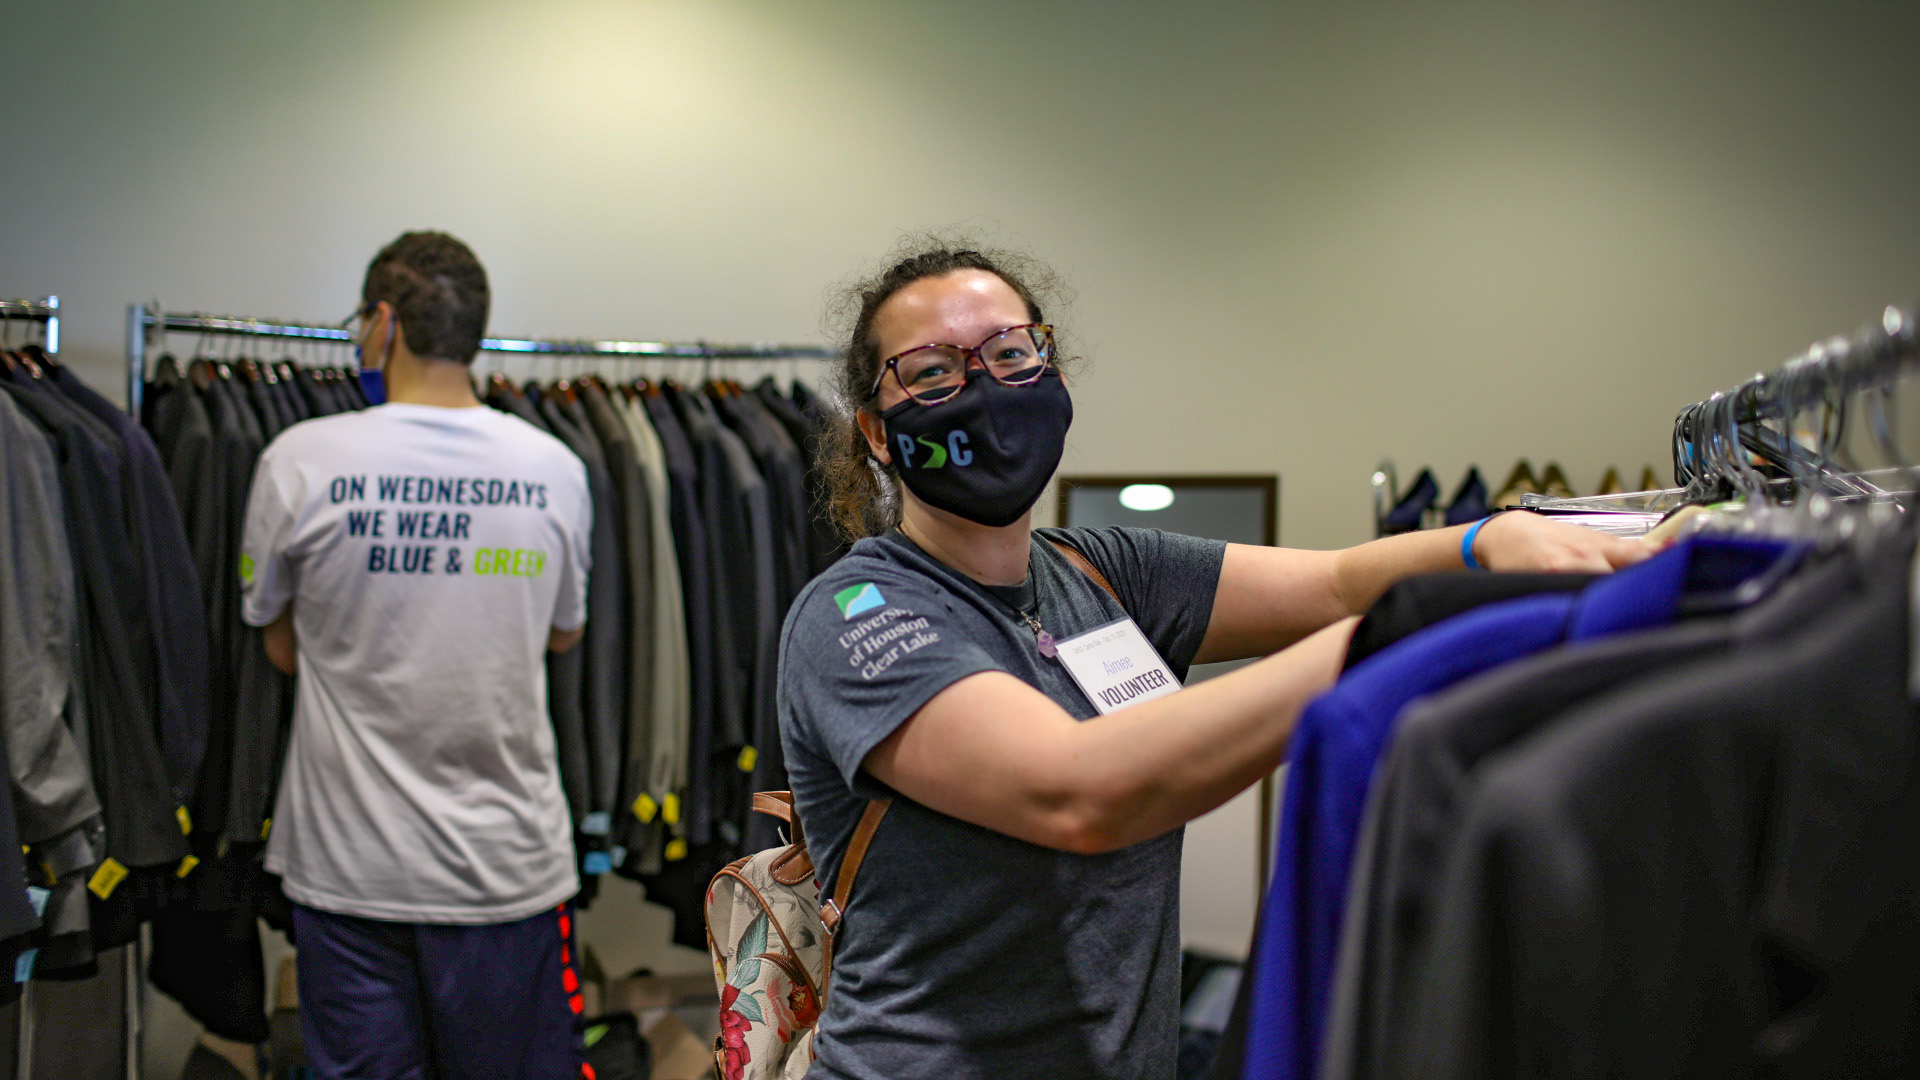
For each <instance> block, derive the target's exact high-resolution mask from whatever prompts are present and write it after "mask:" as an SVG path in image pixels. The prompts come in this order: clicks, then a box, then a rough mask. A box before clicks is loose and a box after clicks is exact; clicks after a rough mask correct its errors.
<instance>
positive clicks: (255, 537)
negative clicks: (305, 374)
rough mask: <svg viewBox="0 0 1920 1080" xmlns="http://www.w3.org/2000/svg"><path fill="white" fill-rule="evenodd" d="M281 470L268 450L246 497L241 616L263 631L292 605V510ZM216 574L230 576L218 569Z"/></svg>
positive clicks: (227, 569)
mask: <svg viewBox="0 0 1920 1080" xmlns="http://www.w3.org/2000/svg"><path fill="white" fill-rule="evenodd" d="M283 468H284V466H283V465H281V463H280V461H279V460H278V458H277V457H276V456H275V455H274V454H273V453H271V448H269V452H268V453H267V454H265V455H263V456H262V457H261V459H260V464H259V467H258V468H256V469H254V472H253V488H252V490H250V491H249V492H248V493H247V512H246V518H245V525H244V527H243V530H242V532H241V539H240V566H239V568H238V569H239V574H240V614H241V617H242V618H243V619H245V620H246V622H247V625H248V626H266V625H267V624H268V623H271V622H272V621H273V620H275V619H277V618H279V617H280V614H281V612H284V611H285V610H287V604H289V603H290V602H292V600H293V592H294V580H293V564H292V561H291V560H290V559H289V558H288V552H287V549H288V547H289V546H290V545H291V544H292V542H293V526H294V521H295V510H294V507H293V506H292V505H291V504H290V502H289V499H288V494H289V493H288V492H287V491H286V484H285V482H284V479H283V474H282V470H283ZM221 572H222V573H231V572H233V571H232V570H231V569H230V568H225V567H223V568H222V569H221Z"/></svg>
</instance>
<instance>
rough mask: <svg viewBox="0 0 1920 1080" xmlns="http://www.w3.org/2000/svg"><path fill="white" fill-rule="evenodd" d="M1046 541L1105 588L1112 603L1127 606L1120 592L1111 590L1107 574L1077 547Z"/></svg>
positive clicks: (1096, 583) (1094, 581)
mask: <svg viewBox="0 0 1920 1080" xmlns="http://www.w3.org/2000/svg"><path fill="white" fill-rule="evenodd" d="M1047 543H1049V544H1052V545H1053V547H1054V550H1056V551H1058V552H1059V553H1060V554H1061V555H1063V556H1065V557H1066V560H1067V561H1068V562H1070V563H1072V564H1073V565H1074V566H1075V567H1077V568H1078V569H1079V571H1080V572H1081V573H1083V574H1085V575H1087V576H1088V577H1090V578H1092V579H1093V583H1094V584H1095V585H1098V586H1100V587H1101V588H1103V589H1105V590H1107V595H1108V596H1111V597H1113V602H1114V603H1116V604H1120V606H1121V607H1123V608H1124V607H1126V606H1127V605H1125V604H1121V603H1120V594H1119V593H1117V592H1114V591H1113V583H1112V582H1110V581H1108V580H1107V575H1105V574H1103V573H1101V572H1100V568H1099V567H1097V566H1095V565H1093V560H1091V559H1089V558H1087V557H1086V556H1085V555H1082V554H1080V549H1079V548H1076V547H1074V546H1073V545H1071V544H1063V543H1061V542H1060V541H1058V540H1048V541H1047Z"/></svg>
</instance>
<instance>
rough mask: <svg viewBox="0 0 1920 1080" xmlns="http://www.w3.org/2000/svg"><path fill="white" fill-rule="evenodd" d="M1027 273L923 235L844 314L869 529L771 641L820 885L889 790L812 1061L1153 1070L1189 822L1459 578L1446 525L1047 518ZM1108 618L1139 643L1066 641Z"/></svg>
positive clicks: (1039, 335) (1580, 562) (1044, 368)
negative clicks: (1237, 664)
mask: <svg viewBox="0 0 1920 1080" xmlns="http://www.w3.org/2000/svg"><path fill="white" fill-rule="evenodd" d="M1037 279H1038V280H1043V279H1044V272H1043V271H1042V272H1039V273H1038V274H1036V273H1035V268H1031V267H1030V266H1028V265H1026V264H1023V263H1022V262H1021V261H1020V260H1014V259H1010V258H1009V257H1007V256H1003V255H995V256H988V255H985V254H982V253H980V252H976V251H970V250H963V249H958V248H954V247H947V246H940V245H937V244H935V245H930V246H927V247H923V248H922V249H921V250H919V251H917V252H915V253H914V254H912V255H910V256H909V257H906V258H903V259H901V260H900V261H898V262H897V263H895V264H894V265H893V266H891V267H890V268H889V269H887V270H886V271H884V272H883V273H881V274H880V275H878V276H877V277H875V278H874V279H872V280H871V281H868V282H866V283H864V284H863V285H861V286H860V287H859V288H858V290H857V292H856V293H855V294H854V299H853V300H852V301H850V303H849V306H850V307H857V313H856V314H855V316H854V319H853V327H852V333H851V335H850V337H849V340H848V341H847V343H846V359H845V360H844V361H843V362H842V366H841V368H840V370H839V371H838V372H837V382H838V388H839V390H840V391H841V393H842V394H843V395H844V397H845V399H846V400H847V401H849V402H851V403H852V404H853V405H854V406H856V407H857V411H856V412H855V414H854V415H853V417H852V418H851V419H850V420H843V421H841V424H842V426H841V427H840V429H839V430H838V431H836V432H835V433H834V434H832V435H829V436H828V443H827V445H826V447H825V451H826V457H827V465H828V474H829V479H830V487H831V491H830V492H829V495H830V497H831V499H832V506H833V510H834V513H835V517H836V519H837V521H838V524H839V525H840V527H841V528H842V530H843V531H844V532H846V533H847V534H848V535H849V537H850V538H854V539H857V541H858V542H857V543H855V544H854V546H853V549H852V552H851V553H850V554H849V555H848V556H847V557H846V558H844V559H842V560H841V561H840V562H838V563H836V564H834V566H833V567H831V568H830V569H829V570H827V571H826V572H825V573H823V574H822V575H821V576H820V577H819V578H818V579H816V580H815V581H814V582H813V583H812V584H811V585H809V586H808V588H807V589H806V590H805V591H804V592H803V593H802V594H801V596H800V597H799V599H798V600H797V601H796V602H795V604H794V607H793V610H792V612H791V614H790V615H789V617H788V619H787V624H786V628H785V632H784V634H783V635H782V641H781V655H780V724H781V732H782V737H783V740H784V744H785V749H786V756H787V766H788V770H789V773H790V775H791V778H792V781H793V789H794V798H795V802H796V807H797V810H798V812H799V816H800V818H801V820H802V821H804V822H805V825H806V831H807V836H808V838H809V844H810V846H811V849H812V853H813V857H814V862H815V866H816V867H817V868H818V869H817V872H818V875H819V878H820V881H821V882H822V885H823V891H822V894H821V895H822V896H823V897H826V896H830V895H831V894H832V890H833V886H834V884H835V875H836V873H837V869H838V867H839V866H840V865H841V863H842V860H843V858H844V857H845V855H846V854H847V851H848V848H849V842H850V840H851V838H852V836H853V834H854V831H855V827H856V823H857V822H858V821H859V819H860V818H861V815H862V814H863V812H865V810H866V807H867V804H868V800H870V799H874V798H889V797H890V798H891V799H892V803H891V806H890V807H889V808H888V809H887V811H886V816H885V817H884V818H883V819H882V821H881V824H880V827H879V828H878V830H877V831H876V832H875V833H874V834H873V838H872V843H871V847H870V849H869V850H868V852H867V855H866V858H865V860H864V862H863V863H862V864H861V868H860V871H859V876H858V884H857V886H856V888H855V890H854V892H853V894H852V896H851V897H850V899H849V911H848V913H847V922H846V924H845V929H844V930H843V932H841V933H840V934H839V937H838V940H837V942H836V952H835V955H834V968H833V982H832V986H831V988H830V993H829V995H828V998H827V1008H826V1012H825V1015H824V1016H823V1018H822V1020H821V1023H820V1026H819V1029H818V1033H817V1036H816V1039H815V1042H814V1050H815V1052H816V1053H817V1055H818V1057H817V1060H816V1061H815V1062H814V1064H813V1068H812V1071H810V1072H809V1073H808V1074H807V1075H808V1076H809V1077H821V1078H835V1080H838V1078H859V1080H881V1078H885V1080H906V1078H914V1077H939V1078H942V1080H947V1078H953V1077H995V1078H1001V1077H1096V1076H1097V1077H1142V1078H1154V1080H1161V1078H1164V1077H1168V1076H1172V1075H1173V1073H1174V1060H1175V1053H1176V1039H1177V1033H1178V1032H1177V1026H1178V1016H1177V1011H1178V1007H1179V982H1180V978H1179V977H1180V964H1179V926H1178V922H1179V919H1178V905H1177V897H1178V889H1179V877H1180V844H1181V835H1182V833H1181V826H1183V825H1184V824H1185V823H1187V822H1188V821H1191V820H1193V819H1194V818H1196V817H1199V816H1200V815H1202V814H1205V813H1206V812H1207V811H1209V810H1212V809H1213V808H1215V807H1217V806H1219V805H1220V804H1222V803H1224V802H1226V801H1227V800H1228V799H1230V798H1232V797H1233V796H1234V795H1235V794H1237V793H1238V792H1240V791H1241V790H1243V789H1244V788H1246V787H1247V786H1248V785H1250V784H1252V783H1254V782H1255V781H1257V780H1258V779H1260V777H1262V776H1264V775H1266V774H1267V773H1269V772H1271V771H1272V770H1273V769H1274V768H1276V767H1277V766H1278V765H1279V764H1280V762H1281V761H1282V760H1283V759H1284V758H1285V757H1286V752H1287V740H1288V737H1289V735H1290V734H1291V733H1292V731H1293V727H1294V724H1295V721H1296V720H1297V718H1298V716H1299V713H1300V710H1301V708H1302V707H1303V706H1304V705H1305V704H1306V703H1307V702H1308V701H1309V700H1310V699H1311V698H1312V697H1313V696H1314V695H1316V694H1317V693H1319V692H1320V691H1322V690H1324V689H1326V688H1327V687H1328V686H1330V685H1332V683H1333V681H1334V679H1335V678H1336V676H1337V675H1338V673H1339V670H1340V665H1341V661H1342V659H1343V657H1344V654H1345V649H1346V644H1347V640H1348V637H1349V636H1350V634H1351V632H1352V629H1353V624H1354V622H1355V616H1356V615H1358V614H1359V613H1361V612H1364V611H1365V610H1366V609H1367V607H1368V606H1369V605H1370V604H1371V603H1372V602H1373V600H1374V599H1375V598H1376V597H1378V596H1379V595H1380V594H1381V593H1382V592H1383V591H1385V590H1386V588H1387V587H1388V586H1390V585H1392V584H1393V583H1394V582H1395V581H1397V580H1399V579H1401V578H1404V577H1407V576H1409V575H1412V574H1418V573H1424V572H1428V571H1437V570H1457V569H1460V568H1461V566H1462V563H1463V557H1462V546H1461V545H1462V540H1463V534H1464V532H1465V527H1462V528H1457V529H1445V530H1435V531H1430V532H1420V533H1414V534H1409V535H1405V536H1399V537H1393V538H1390V539H1385V540H1379V541H1375V542H1373V543H1370V544H1365V545H1362V546H1360V547H1357V548H1351V549H1348V550H1345V551H1298V550H1287V549H1281V548H1261V547H1249V546H1242V545H1228V544H1221V543H1218V542H1215V541H1208V540H1200V539H1196V538H1192V537H1184V536H1175V535H1171V534H1167V533H1161V532H1157V531H1152V530H1136V529H1097V530H1094V529H1062V530H1053V529H1046V530H1039V531H1038V532H1036V531H1035V530H1033V529H1032V528H1031V526H1030V518H1031V510H1032V507H1033V504H1034V502H1035V500H1036V499H1038V498H1039V496H1040V493H1041V490H1042V488H1043V487H1044V486H1045V485H1046V483H1047V481H1048V479H1049V478H1050V477H1051V476H1052V474H1053V471H1054V469H1055V467H1056V466H1057V465H1058V464H1059V461H1060V455H1061V451H1062V448H1063V446H1064V444H1065V438H1066V433H1067V428H1068V425H1069V423H1070V422H1071V421H1072V418H1073V406H1072V402H1071V400H1070V399H1069V395H1068V392H1067V387H1066V384H1065V382H1064V381H1063V379H1062V375H1061V357H1060V356H1059V355H1058V352H1057V350H1058V347H1059V335H1058V333H1057V331H1056V330H1055V329H1054V328H1053V327H1051V326H1049V325H1048V324H1047V320H1046V314H1045V313H1044V312H1043V311H1042V307H1041V303H1040V299H1039V295H1038V294H1037V292H1036V289H1035V288H1034V287H1033V285H1032V282H1033V281H1034V280H1037ZM889 487H897V489H898V493H897V497H889V496H888V493H887V491H886V489H887V488H889ZM1472 543H1473V549H1472V550H1473V554H1474V556H1475V558H1476V559H1477V561H1478V562H1479V563H1481V564H1484V565H1486V566H1487V567H1489V568H1492V569H1501V570H1505V569H1556V570H1567V569H1589V570H1599V571H1604V570H1608V569H1610V568H1612V567H1614V566H1619V565H1624V564H1626V563H1628V562H1632V561H1636V560H1637V559H1639V558H1641V557H1643V555H1644V551H1643V549H1642V548H1641V546H1640V545H1639V544H1637V543H1633V542H1627V541H1620V540H1615V539H1612V538H1608V537H1603V536H1600V535H1598V534H1595V533H1591V532H1588V531H1586V530H1582V529H1576V528H1572V527H1569V526H1562V525H1556V524H1553V523H1550V522H1547V521H1544V520H1540V519H1537V518H1536V517H1534V516H1533V515H1527V514H1510V515H1505V516H1502V517H1499V518H1495V519H1494V520H1492V521H1491V522H1488V523H1486V524H1485V526H1484V527H1483V528H1482V530H1481V531H1480V532H1479V533H1478V535H1477V536H1476V537H1475V538H1474V540H1473V542H1472ZM1059 545H1065V547H1066V548H1067V549H1070V550H1068V551H1063V550H1062V549H1061V547H1060V546H1059ZM1082 562H1084V563H1085V564H1088V565H1082ZM1089 569H1091V570H1092V571H1094V572H1096V573H1097V575H1098V578H1096V576H1095V574H1094V573H1089V572H1088V571H1089ZM1099 578H1104V580H1105V582H1106V583H1108V584H1110V585H1111V587H1112V590H1113V593H1114V594H1117V600H1118V602H1116V599H1115V596H1114V595H1110V594H1109V593H1108V592H1107V590H1106V589H1105V588H1104V587H1103V585H1102V583H1101V581H1100V580H1099ZM1129 617H1130V618H1131V619H1132V621H1133V623H1134V624H1137V626H1138V627H1139V630H1140V637H1141V638H1143V639H1144V640H1139V639H1129V640H1125V641H1121V640H1114V641H1111V642H1107V643H1105V644H1103V645H1101V646H1100V647H1099V648H1097V649H1092V650H1091V651H1089V650H1087V649H1086V648H1085V646H1087V644H1088V643H1089V642H1092V641H1094V640H1095V639H1096V638H1101V639H1104V638H1107V637H1109V636H1111V630H1110V627H1111V626H1112V624H1114V623H1115V622H1116V620H1120V619H1123V618H1129ZM1094 630H1099V631H1100V634H1098V635H1091V636H1089V637H1081V635H1085V634H1088V632H1090V631H1094ZM1268 654H1271V655H1268ZM1251 656H1266V657H1267V658H1266V659H1264V660H1262V661H1260V662H1259V663H1256V664H1252V665H1249V666H1248V667H1246V668H1243V669H1241V670H1239V671H1236V672H1234V673H1232V674H1228V675H1225V676H1222V677H1219V678H1216V679H1212V680H1209V681H1207V682H1204V683H1201V684H1198V685H1196V686H1194V687H1193V688H1191V689H1186V690H1178V691H1177V692H1175V689H1176V688H1177V685H1178V684H1177V682H1174V681H1173V680H1174V679H1179V678H1184V677H1185V675H1186V670H1187V667H1188V665H1189V664H1193V663H1208V662H1213V661H1220V660H1234V659H1240V658H1245V657H1251ZM1075 657H1080V658H1081V659H1079V660H1078V661H1076V663H1075V664H1073V665H1070V664H1069V661H1070V660H1074V658H1075ZM1089 660H1090V662H1091V663H1092V664H1093V668H1092V670H1091V671H1089V670H1088V669H1087V668H1086V664H1087V663H1088V662H1089ZM1070 667H1072V668H1073V670H1070ZM1116 669H1117V670H1116ZM1076 675H1078V677H1079V679H1080V680H1081V682H1085V683H1088V684H1089V685H1091V686H1092V689H1091V690H1090V691H1089V690H1084V689H1082V685H1081V682H1076ZM1169 675H1170V676H1171V678H1168V676H1169ZM1103 679H1105V682H1104V683H1103V682H1102V680H1103ZM1096 697H1100V698H1102V699H1103V700H1104V702H1105V704H1104V705H1101V704H1096V702H1095V698H1096ZM1116 702H1118V703H1122V704H1124V705H1125V707H1122V708H1118V709H1113V708H1112V706H1113V705H1114V704H1115V703H1116ZM1103 712H1104V713H1105V715H1101V713H1103Z"/></svg>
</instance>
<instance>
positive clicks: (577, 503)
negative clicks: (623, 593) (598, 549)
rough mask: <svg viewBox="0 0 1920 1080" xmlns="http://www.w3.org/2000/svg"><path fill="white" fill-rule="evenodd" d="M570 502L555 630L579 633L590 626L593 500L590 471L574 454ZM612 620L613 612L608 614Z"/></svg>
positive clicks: (554, 620) (555, 600) (554, 604)
mask: <svg viewBox="0 0 1920 1080" xmlns="http://www.w3.org/2000/svg"><path fill="white" fill-rule="evenodd" d="M567 457H568V458H569V463H570V464H571V466H572V472H573V476H572V481H573V483H572V486H573V491H572V492H571V493H570V500H571V502H572V504H573V507H572V509H573V512H572V514H571V515H570V516H569V518H568V520H567V522H566V559H565V561H564V565H563V566H561V568H560V591H559V594H558V595H557V596H555V597H554V601H553V626H554V628H555V629H556V630H561V631H572V630H578V629H580V628H581V627H582V626H585V625H586V624H587V576H588V575H589V574H590V573H592V571H593V499H592V497H591V496H590V495H589V494H588V493H587V467H586V465H585V464H583V463H582V462H581V461H580V459H579V458H577V457H574V456H573V453H572V452H571V451H569V452H568V454H567ZM607 617H608V618H612V617H613V613H612V612H608V613H607Z"/></svg>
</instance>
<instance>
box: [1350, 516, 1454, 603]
mask: <svg viewBox="0 0 1920 1080" xmlns="http://www.w3.org/2000/svg"><path fill="white" fill-rule="evenodd" d="M1470 528H1472V526H1470V525H1456V526H1453V527H1452V528H1447V529H1427V530H1422V531H1419V532H1410V533H1404V534H1402V535H1400V536H1388V537H1384V538H1382V539H1379V540H1374V541H1371V542H1369V543H1365V544H1361V545H1359V546H1357V547H1350V548H1347V549H1345V550H1343V551H1340V552H1337V553H1336V554H1335V556H1334V576H1335V578H1336V580H1337V582H1338V585H1337V587H1338V589H1339V591H1340V600H1341V606H1342V607H1343V608H1344V609H1345V610H1346V612H1347V613H1348V614H1349V615H1362V614H1365V613H1366V610H1367V609H1368V608H1370V607H1372V606H1373V602H1374V601H1375V600H1378V599H1380V596H1381V594H1382V593H1385V592H1386V591H1387V590H1388V589H1390V588H1392V587H1393V585H1394V583H1395V582H1398V581H1402V580H1404V579H1406V578H1410V577H1412V576H1414V575H1415V574H1431V573H1436V572H1438V571H1442V570H1460V569H1464V568H1465V566H1466V563H1465V562H1464V561H1463V560H1462V559H1461V557H1460V541H1461V538H1462V537H1464V536H1465V535H1466V532H1467V530H1468V529H1470Z"/></svg>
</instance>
